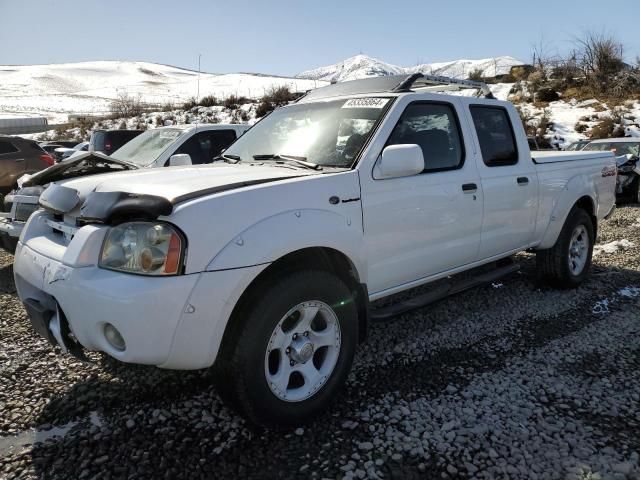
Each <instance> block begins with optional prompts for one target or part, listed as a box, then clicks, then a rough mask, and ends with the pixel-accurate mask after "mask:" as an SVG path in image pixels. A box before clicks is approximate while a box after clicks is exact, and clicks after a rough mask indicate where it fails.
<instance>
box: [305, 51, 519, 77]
mask: <svg viewBox="0 0 640 480" xmlns="http://www.w3.org/2000/svg"><path fill="white" fill-rule="evenodd" d="M514 65H522V62H521V61H520V60H517V59H515V58H513V57H508V56H503V57H496V58H484V59H481V60H455V61H452V62H441V63H425V64H422V65H417V66H414V67H399V66H396V65H392V64H390V63H385V62H383V61H381V60H378V59H376V58H372V57H368V56H366V55H356V56H355V57H351V58H347V59H346V60H343V61H342V62H338V63H336V64H334V65H328V66H326V67H320V68H314V69H313V70H307V71H306V72H302V73H300V74H298V75H297V77H298V78H307V79H311V80H326V81H336V82H344V81H347V80H356V79H358V78H366V77H377V76H381V75H394V74H401V73H415V72H422V73H428V74H432V75H445V76H449V77H455V78H467V77H468V76H469V73H471V72H473V71H475V70H480V71H482V75H483V76H485V77H495V76H497V75H504V74H507V73H509V70H510V69H511V67H512V66H514Z"/></svg>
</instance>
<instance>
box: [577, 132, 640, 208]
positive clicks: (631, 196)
mask: <svg viewBox="0 0 640 480" xmlns="http://www.w3.org/2000/svg"><path fill="white" fill-rule="evenodd" d="M582 151H584V152H596V151H599V152H605V151H611V152H613V154H614V155H615V156H616V163H617V165H618V178H617V182H616V196H617V197H619V198H621V199H625V200H628V201H631V202H633V203H640V164H638V159H640V138H606V139H602V140H593V141H592V142H591V143H589V145H587V146H586V147H584V148H583V149H582Z"/></svg>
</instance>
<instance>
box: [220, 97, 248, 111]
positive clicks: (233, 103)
mask: <svg viewBox="0 0 640 480" xmlns="http://www.w3.org/2000/svg"><path fill="white" fill-rule="evenodd" d="M245 103H251V101H250V100H249V99H248V98H247V97H238V96H237V95H230V96H228V97H227V98H225V100H224V102H223V105H224V107H225V108H228V109H229V110H235V109H237V108H239V107H240V105H244V104H245Z"/></svg>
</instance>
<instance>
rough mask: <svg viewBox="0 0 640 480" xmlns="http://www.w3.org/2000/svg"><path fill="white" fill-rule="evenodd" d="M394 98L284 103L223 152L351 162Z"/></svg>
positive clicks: (348, 164)
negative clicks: (285, 105)
mask: <svg viewBox="0 0 640 480" xmlns="http://www.w3.org/2000/svg"><path fill="white" fill-rule="evenodd" d="M391 101H392V99H391V98H371V97H366V98H351V99H347V100H344V99H343V100H331V101H326V102H315V103H302V104H295V105H290V106H288V107H283V108H279V109H277V110H275V111H274V112H273V113H271V114H270V115H269V116H267V117H266V118H265V119H264V120H262V121H260V122H259V123H257V124H256V125H255V126H254V127H253V128H251V130H249V131H248V132H247V133H245V134H244V135H243V136H242V137H240V138H239V139H238V140H237V141H236V142H235V143H234V144H233V145H231V147H229V149H228V150H227V151H225V152H224V155H225V156H227V157H239V159H240V161H243V162H253V161H255V160H256V159H261V160H263V159H264V157H265V156H269V155H273V156H283V157H287V156H288V157H296V158H299V159H303V160H306V161H308V162H312V163H316V164H318V165H323V166H334V167H351V166H352V165H353V164H354V163H355V160H356V158H357V156H358V154H359V152H360V151H361V150H362V148H363V147H364V145H365V144H366V142H367V140H368V139H369V136H370V135H371V133H372V132H373V129H374V126H375V125H376V123H377V122H379V121H380V119H381V118H382V117H383V113H384V112H385V111H386V109H387V108H388V106H389V105H390V104H391ZM255 157H257V158H255Z"/></svg>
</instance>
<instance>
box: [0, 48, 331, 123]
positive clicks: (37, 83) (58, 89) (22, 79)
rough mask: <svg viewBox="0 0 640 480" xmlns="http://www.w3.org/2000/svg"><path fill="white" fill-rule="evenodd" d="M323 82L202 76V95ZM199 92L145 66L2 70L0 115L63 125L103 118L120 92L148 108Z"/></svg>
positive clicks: (176, 76)
mask: <svg viewBox="0 0 640 480" xmlns="http://www.w3.org/2000/svg"><path fill="white" fill-rule="evenodd" d="M324 84H325V82H322V81H317V80H305V79H300V78H287V77H277V76H267V75H259V74H248V73H232V74H224V75H216V74H211V73H201V74H200V96H201V97H203V96H205V95H215V96H216V97H218V98H226V97H228V96H230V95H241V96H246V97H249V98H260V97H262V96H263V95H264V94H265V93H266V92H267V91H268V90H269V89H270V88H272V87H280V86H287V87H288V88H290V89H291V90H293V91H306V90H309V89H312V88H315V87H319V86H322V85H324ZM197 91H198V72H195V71H193V70H186V69H182V68H176V67H171V66H167V65H159V64H156V63H148V62H120V61H97V62H81V63H62V64H52V65H20V66H0V112H4V113H13V114H41V115H44V116H47V117H48V118H49V120H50V121H52V122H57V121H66V116H67V114H69V113H93V114H103V113H107V112H108V110H109V104H110V102H111V100H112V99H114V98H116V97H117V96H118V94H119V93H121V92H124V93H126V94H127V95H130V96H134V97H135V96H138V95H140V98H141V100H142V101H143V102H146V103H159V104H166V103H174V104H180V103H182V102H184V101H185V100H187V99H189V98H191V97H194V96H195V95H196V93H197Z"/></svg>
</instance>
